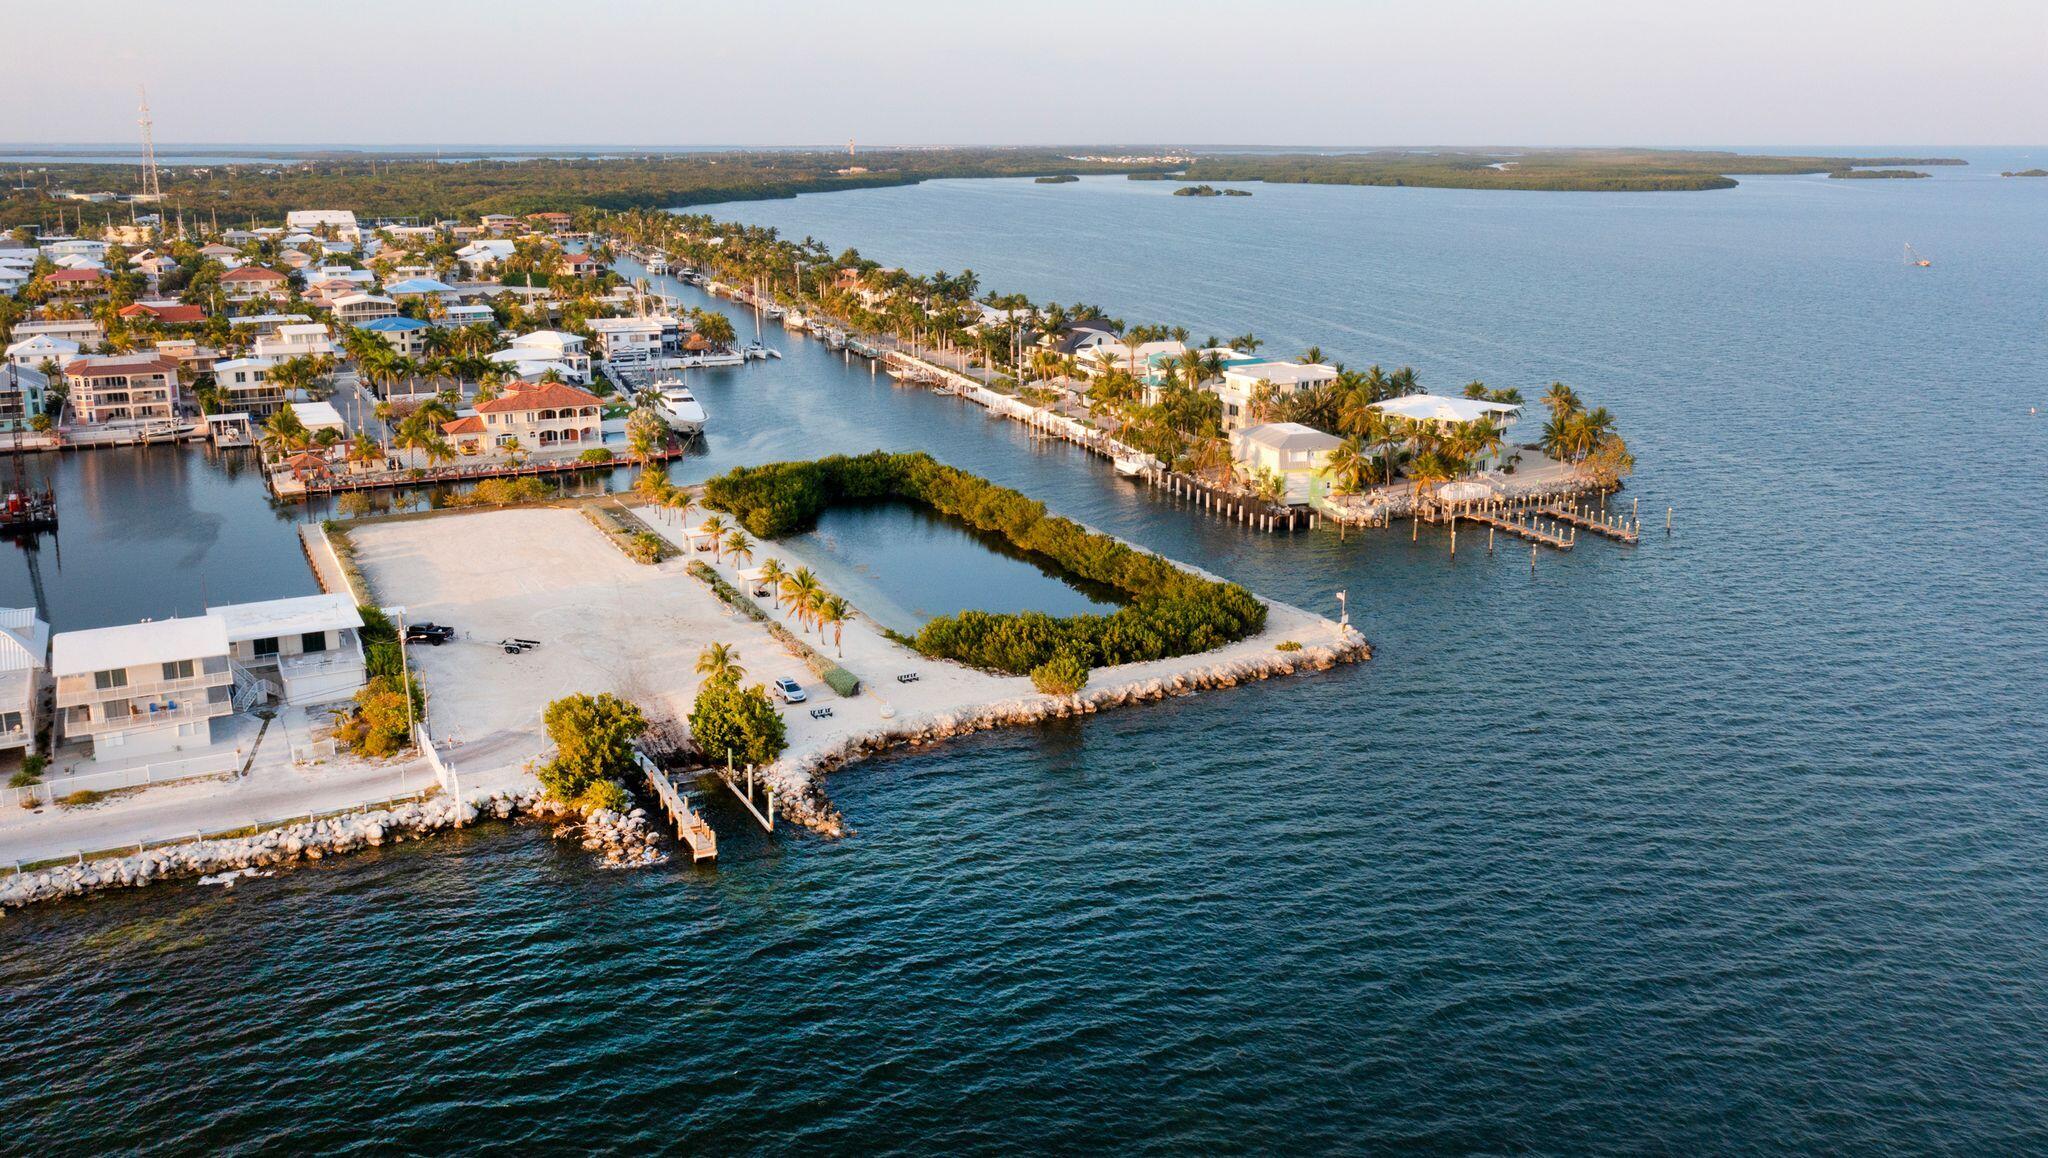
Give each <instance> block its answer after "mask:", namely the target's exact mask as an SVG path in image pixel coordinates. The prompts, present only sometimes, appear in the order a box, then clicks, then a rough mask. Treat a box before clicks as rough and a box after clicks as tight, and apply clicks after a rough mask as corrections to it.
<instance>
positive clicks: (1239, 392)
mask: <svg viewBox="0 0 2048 1158" xmlns="http://www.w3.org/2000/svg"><path fill="white" fill-rule="evenodd" d="M1336 380H1337V368H1336V367H1335V366H1325V365H1323V364H1322V363H1321V362H1246V363H1243V364H1241V365H1236V366H1228V367H1225V368H1224V371H1223V381H1222V382H1221V383H1220V384H1219V385H1218V386H1217V387H1216V393H1217V395H1218V396H1219V397H1221V398H1222V399H1223V429H1225V430H1243V429H1244V428H1245V427H1247V426H1252V425H1256V423H1255V422H1254V420H1253V416H1252V400H1253V399H1254V398H1256V397H1257V396H1258V393H1259V385H1260V383H1266V384H1269V385H1270V386H1271V387H1272V394H1273V397H1274V398H1275V399H1280V398H1285V397H1287V396H1288V395H1290V394H1292V393H1294V392H1295V391H1297V390H1300V389H1302V388H1304V387H1308V386H1317V385H1321V384H1322V383H1324V382H1334V381H1336Z"/></svg>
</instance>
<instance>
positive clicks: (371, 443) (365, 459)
mask: <svg viewBox="0 0 2048 1158" xmlns="http://www.w3.org/2000/svg"><path fill="white" fill-rule="evenodd" d="M382 453H383V448H382V447H380V446H378V445H377V440H376V439H374V438H371V437H370V436H369V435H368V434H358V435H356V438H355V441H354V442H351V443H349V446H348V460H349V461H350V462H352V463H355V464H356V465H358V466H361V465H362V464H364V463H369V462H375V461H376V460H377V458H378V456H379V455H380V454H382Z"/></svg>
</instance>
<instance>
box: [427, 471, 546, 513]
mask: <svg viewBox="0 0 2048 1158" xmlns="http://www.w3.org/2000/svg"><path fill="white" fill-rule="evenodd" d="M553 496H554V491H553V489H552V488H550V487H549V486H548V484H547V483H545V482H543V481H541V480H540V479H537V478H533V477H532V476H528V477H526V478H487V479H484V480H483V481H481V482H479V483H477V484H476V485H475V486H473V487H471V488H469V489H468V490H466V491H463V492H462V493H460V494H453V495H449V496H448V497H447V501H446V504H445V505H447V506H451V507H504V506H510V505H511V504H513V503H537V502H541V501H543V500H545V499H548V498H552V497H553Z"/></svg>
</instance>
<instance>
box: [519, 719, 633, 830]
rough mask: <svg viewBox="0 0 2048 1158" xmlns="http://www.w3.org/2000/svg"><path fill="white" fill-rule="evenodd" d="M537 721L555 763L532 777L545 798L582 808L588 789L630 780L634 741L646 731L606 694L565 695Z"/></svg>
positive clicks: (551, 762) (542, 768) (541, 769)
mask: <svg viewBox="0 0 2048 1158" xmlns="http://www.w3.org/2000/svg"><path fill="white" fill-rule="evenodd" d="M541 721H542V722H543V723H544V724H546V725H547V729H548V739H550V740H552V741H554V744H555V758H554V759H552V760H550V761H548V762H547V763H546V764H545V765H542V766H541V767H540V769H538V771H537V772H536V775H538V776H539V777H540V783H541V787H543V788H545V789H547V792H548V795H549V796H552V797H554V798H555V799H556V800H559V801H561V802H563V803H564V804H575V805H578V806H579V807H581V802H582V799H583V797H584V796H585V794H587V793H588V792H590V791H591V789H592V788H593V787H595V786H596V785H598V784H600V783H604V782H610V781H615V780H619V779H622V778H623V777H626V776H629V775H631V774H632V773H633V770H634V769H635V768H636V767H637V765H636V764H635V762H634V760H633V741H634V740H636V739H638V738H639V736H640V734H641V733H642V732H645V731H646V730H647V717H646V716H643V715H641V714H640V709H639V708H637V707H635V706H633V704H631V703H629V702H628V701H626V700H622V699H620V698H619V697H617V696H615V695H613V694H611V693H610V692H602V693H600V694H598V695H594V696H592V695H584V694H581V693H578V694H576V695H573V696H564V697H563V698H561V699H559V700H556V701H555V702H554V703H552V704H549V705H548V707H547V711H545V712H543V713H541ZM613 787H617V785H613ZM599 791H600V792H602V789H600V790H599ZM607 807H609V806H607ZM585 811H588V810H587V809H586V810H585Z"/></svg>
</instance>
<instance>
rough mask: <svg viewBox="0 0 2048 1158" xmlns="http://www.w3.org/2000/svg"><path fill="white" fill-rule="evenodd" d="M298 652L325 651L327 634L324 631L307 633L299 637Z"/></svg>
mask: <svg viewBox="0 0 2048 1158" xmlns="http://www.w3.org/2000/svg"><path fill="white" fill-rule="evenodd" d="M299 650H300V651H304V652H315V651H326V650H327V633H326V632H324V631H309V632H307V633H306V634H304V635H302V636H300V637H299Z"/></svg>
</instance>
